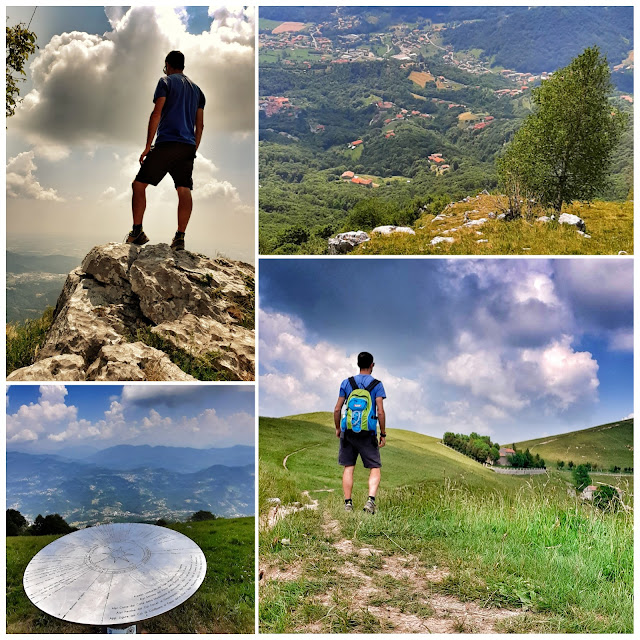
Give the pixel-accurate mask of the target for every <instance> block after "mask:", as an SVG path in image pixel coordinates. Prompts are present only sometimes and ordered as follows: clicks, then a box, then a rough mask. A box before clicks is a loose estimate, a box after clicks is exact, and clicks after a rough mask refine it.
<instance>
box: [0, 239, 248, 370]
mask: <svg viewBox="0 0 640 640" xmlns="http://www.w3.org/2000/svg"><path fill="white" fill-rule="evenodd" d="M253 278H254V269H253V267H252V266H251V265H249V264H245V263H242V262H234V261H230V260H225V259H211V258H207V257H205V256H202V255H198V254H193V253H190V252H188V251H178V252H175V251H172V250H171V248H170V247H169V246H168V245H166V244H159V245H152V246H146V247H137V246H135V245H127V244H123V243H110V244H106V245H101V246H97V247H94V248H93V249H92V250H91V251H90V252H89V253H88V254H87V256H86V257H85V259H84V260H83V262H82V265H81V266H80V267H78V268H77V269H75V270H73V271H72V272H71V273H70V274H69V275H68V277H67V280H66V282H65V285H64V287H63V290H62V293H61V294H60V297H59V298H58V303H57V305H56V309H55V313H54V320H53V323H52V325H51V327H50V329H49V331H48V333H47V337H46V340H45V342H44V344H43V346H42V348H41V349H40V350H39V352H38V355H37V361H36V363H35V364H33V365H31V366H30V367H24V368H22V369H18V370H16V371H14V372H13V373H11V375H10V376H8V378H7V379H8V380H122V381H124V380H192V379H193V378H192V377H191V376H189V375H187V374H186V373H184V372H183V371H182V370H181V369H179V368H178V367H177V366H176V365H175V364H173V363H172V362H171V360H170V358H169V357H168V356H167V354H166V353H164V352H163V351H161V350H160V349H157V348H154V347H152V346H149V345H147V344H144V343H143V342H140V341H137V340H136V337H137V336H138V332H139V331H142V332H143V333H145V332H146V333H147V334H148V333H151V334H152V335H153V334H155V336H158V338H162V340H163V341H164V342H165V343H168V344H170V345H172V346H173V347H175V348H177V349H180V350H181V351H183V352H186V353H187V354H189V355H190V356H193V357H199V356H200V357H204V356H206V357H207V359H208V360H209V361H210V362H212V363H214V365H213V366H215V369H216V370H217V371H221V372H224V373H225V375H226V376H227V377H229V378H230V379H238V380H253V379H254V377H255V357H254V350H255V349H254V347H255V334H254V331H253V330H252V329H248V328H245V327H244V326H242V321H243V318H244V317H245V315H246V313H247V312H248V311H249V310H250V308H251V307H252V304H253V302H252V301H253V295H254V292H253Z"/></svg>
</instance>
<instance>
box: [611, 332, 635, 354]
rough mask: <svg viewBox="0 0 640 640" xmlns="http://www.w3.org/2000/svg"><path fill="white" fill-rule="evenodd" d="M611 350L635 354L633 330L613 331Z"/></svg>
mask: <svg viewBox="0 0 640 640" xmlns="http://www.w3.org/2000/svg"><path fill="white" fill-rule="evenodd" d="M609 349H611V350H612V351H628V352H630V353H633V328H629V329H618V330H617V331H613V332H612V333H611V334H610V336H609Z"/></svg>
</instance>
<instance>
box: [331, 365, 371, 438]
mask: <svg viewBox="0 0 640 640" xmlns="http://www.w3.org/2000/svg"><path fill="white" fill-rule="evenodd" d="M349 384H350V385H351V393H350V394H349V397H348V398H347V403H346V411H345V412H344V415H343V416H342V421H341V422H340V429H341V430H342V431H346V430H347V429H351V430H352V431H353V432H354V433H358V432H359V431H362V429H363V428H364V429H365V431H367V430H368V431H374V432H375V431H376V430H377V427H378V418H377V416H376V411H375V409H376V408H375V405H374V403H373V400H372V398H371V392H372V391H373V390H374V389H375V388H376V386H377V385H378V384H380V380H376V379H375V378H374V379H373V380H372V381H371V382H370V383H369V384H368V385H367V386H366V388H364V389H361V388H360V387H359V386H358V383H357V382H356V379H355V378H353V377H351V378H349Z"/></svg>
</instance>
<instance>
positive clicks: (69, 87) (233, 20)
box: [13, 6, 255, 146]
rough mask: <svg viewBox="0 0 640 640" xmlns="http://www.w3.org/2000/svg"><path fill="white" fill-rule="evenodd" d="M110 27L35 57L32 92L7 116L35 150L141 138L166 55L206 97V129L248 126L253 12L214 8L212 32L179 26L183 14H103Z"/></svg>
mask: <svg viewBox="0 0 640 640" xmlns="http://www.w3.org/2000/svg"><path fill="white" fill-rule="evenodd" d="M106 13H107V17H108V18H109V21H110V24H111V27H112V30H111V31H109V32H107V33H105V34H104V35H103V36H98V35H92V34H88V33H83V32H78V31H73V32H70V33H63V34H61V35H56V36H54V37H53V38H52V39H51V41H50V42H49V43H48V44H47V45H46V46H44V47H43V48H42V49H41V50H40V51H39V53H38V55H37V56H36V57H35V58H34V61H33V62H32V64H31V73H32V79H33V86H34V89H33V90H32V91H31V92H30V93H29V94H27V95H26V96H25V98H24V100H23V101H22V103H21V104H20V106H19V107H18V109H17V110H16V114H15V116H14V118H13V124H14V126H18V127H19V128H20V129H21V131H22V133H23V134H24V135H25V137H27V139H28V140H29V141H31V142H32V143H33V144H40V145H42V144H45V143H46V144H49V145H50V144H54V145H65V146H66V145H69V144H71V145H74V144H81V145H88V146H91V145H94V144H96V143H102V144H105V143H106V144H113V143H117V142H123V141H124V142H127V143H132V142H134V141H138V140H140V139H142V137H143V132H144V131H145V130H146V123H147V120H148V117H149V113H150V112H151V109H152V107H153V103H152V96H153V91H154V89H155V86H156V83H157V81H158V79H159V77H160V76H161V69H162V66H163V63H164V58H165V56H166V54H167V53H168V52H169V51H171V50H172V49H179V50H181V51H183V53H184V54H185V73H186V74H187V75H188V76H189V77H190V78H191V79H192V80H193V81H194V82H196V84H198V85H199V86H200V87H201V89H202V90H203V92H204V93H205V96H206V99H207V104H206V107H205V131H206V130H217V131H224V132H234V131H250V130H252V129H253V127H254V110H255V105H254V48H253V42H254V41H253V31H254V22H255V20H254V13H253V10H252V9H250V10H249V9H216V10H215V11H214V14H215V16H216V20H215V21H214V23H213V25H212V28H211V30H210V31H209V32H204V33H202V34H199V35H193V34H190V33H188V32H187V30H186V26H185V24H186V13H185V10H184V8H179V9H173V8H171V7H164V6H155V7H154V6H135V7H130V8H129V9H128V10H127V11H126V12H124V9H123V8H113V7H110V8H107V9H106Z"/></svg>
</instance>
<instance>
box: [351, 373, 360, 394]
mask: <svg viewBox="0 0 640 640" xmlns="http://www.w3.org/2000/svg"><path fill="white" fill-rule="evenodd" d="M349 384H350V385H351V391H355V390H356V389H359V388H360V387H358V383H357V382H356V379H355V378H354V377H353V376H352V377H351V378H349Z"/></svg>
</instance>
